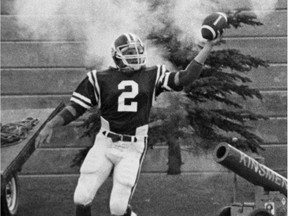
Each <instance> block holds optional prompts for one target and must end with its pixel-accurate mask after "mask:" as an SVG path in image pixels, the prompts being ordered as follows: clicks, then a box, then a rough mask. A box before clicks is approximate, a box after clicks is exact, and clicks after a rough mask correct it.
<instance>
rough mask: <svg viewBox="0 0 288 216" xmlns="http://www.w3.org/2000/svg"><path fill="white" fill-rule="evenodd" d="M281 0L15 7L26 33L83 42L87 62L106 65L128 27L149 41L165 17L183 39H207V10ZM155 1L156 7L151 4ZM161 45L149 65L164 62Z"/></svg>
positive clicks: (136, 0)
mask: <svg viewBox="0 0 288 216" xmlns="http://www.w3.org/2000/svg"><path fill="white" fill-rule="evenodd" d="M155 3H158V4H155ZM276 3H277V0H263V1H258V0H243V1H238V0H177V1H174V0H105V1H103V0H85V1H83V0H48V1H47V0H15V5H14V6H15V7H14V9H15V13H16V15H17V19H18V24H19V26H20V27H21V29H23V32H22V33H23V34H27V35H29V36H31V37H33V39H37V40H59V41H64V40H78V41H79V40H80V41H83V42H84V43H85V44H86V48H87V50H86V53H85V56H84V59H85V60H86V64H88V65H89V62H93V59H95V58H97V59H99V58H101V59H102V60H103V64H104V65H107V64H112V59H111V56H110V49H111V44H112V42H113V41H114V39H115V38H116V37H117V36H119V35H120V34H122V33H124V32H134V33H136V34H138V35H139V36H140V37H141V38H142V39H143V40H144V41H145V38H146V36H147V35H148V34H149V33H150V32H151V31H152V30H154V31H155V30H159V29H162V28H164V25H163V22H162V20H166V19H169V20H173V21H174V22H173V24H174V25H175V26H177V27H178V28H179V29H180V30H181V31H182V34H181V35H180V38H179V39H180V40H181V41H183V44H185V43H187V42H192V43H197V42H198V41H199V40H202V37H201V35H200V26H201V23H202V21H203V19H204V18H205V17H206V16H207V15H208V14H210V13H212V12H214V11H220V10H221V11H225V10H226V11H227V10H229V9H235V8H239V7H242V8H243V7H244V8H247V9H249V8H250V9H251V10H253V11H255V13H256V14H257V15H259V16H261V17H263V16H266V15H267V14H268V13H269V12H271V10H274V8H275V5H276ZM152 4H155V5H157V7H155V8H151V7H150V6H151V5H152ZM148 48H149V47H148ZM157 50H159V49H158V48H157V47H150V49H149V50H148V55H149V54H150V55H152V57H150V58H149V59H148V60H149V63H150V64H161V63H163V61H164V60H163V59H161V56H162V54H160V55H159V58H156V57H155V56H156V55H157ZM164 51H165V50H164ZM161 53H163V50H161ZM155 59H157V61H162V62H156V61H155Z"/></svg>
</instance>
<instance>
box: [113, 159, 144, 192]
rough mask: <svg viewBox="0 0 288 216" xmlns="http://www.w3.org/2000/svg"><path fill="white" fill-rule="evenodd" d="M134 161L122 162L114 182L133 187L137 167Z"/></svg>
mask: <svg viewBox="0 0 288 216" xmlns="http://www.w3.org/2000/svg"><path fill="white" fill-rule="evenodd" d="M137 162H138V161H137V160H136V161H128V160H127V161H123V162H122V164H121V166H122V169H121V172H119V173H117V174H116V175H115V178H116V179H115V180H116V181H117V182H119V183H120V184H122V185H124V186H127V187H130V188H131V187H133V186H134V185H135V181H136V178H137V173H138V169H139V166H138V164H137Z"/></svg>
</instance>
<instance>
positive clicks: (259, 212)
mask: <svg viewBox="0 0 288 216" xmlns="http://www.w3.org/2000/svg"><path fill="white" fill-rule="evenodd" d="M249 216H272V215H271V214H270V213H269V212H268V211H267V210H266V209H264V208H259V209H255V210H253V211H252V212H251V213H250V214H249Z"/></svg>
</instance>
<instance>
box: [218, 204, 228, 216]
mask: <svg viewBox="0 0 288 216" xmlns="http://www.w3.org/2000/svg"><path fill="white" fill-rule="evenodd" d="M218 216H231V206H225V207H223V208H222V209H220V211H219V214H218Z"/></svg>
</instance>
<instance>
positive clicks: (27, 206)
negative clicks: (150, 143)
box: [19, 173, 254, 216]
mask: <svg viewBox="0 0 288 216" xmlns="http://www.w3.org/2000/svg"><path fill="white" fill-rule="evenodd" d="M231 176H232V175H231V174H227V173H221V174H220V173H218V174H215V173H214V174H213V173H212V174H207V173H206V174H205V175H203V174H200V173H199V174H197V173H196V174H195V173H194V174H188V173H187V174H185V173H184V174H181V175H177V176H167V175H166V174H163V175H159V174H157V175H156V174H145V173H144V174H142V176H141V178H140V180H139V183H138V186H137V189H136V192H135V194H134V197H133V201H132V206H133V209H134V210H135V211H136V212H137V213H138V216H144V215H145V216H172V215H173V216H175V215H177V216H186V215H187V216H188V215H189V216H215V215H217V212H218V210H219V209H220V208H222V207H223V206H225V205H228V204H229V203H231V201H232V197H233V190H232V186H233V184H232V177H231ZM77 178H78V176H77V175H63V176H52V175H50V176H24V175H22V176H21V174H20V175H19V183H20V205H19V215H21V216H68V215H69V216H71V215H75V213H74V210H75V207H74V204H73V192H74V189H75V186H76V183H77ZM110 188H111V179H108V180H107V182H106V183H105V184H104V185H103V187H102V188H101V189H100V191H99V192H98V194H97V196H96V198H95V200H94V202H93V208H92V211H93V212H92V215H93V216H109V215H110V214H109V209H108V203H109V191H110ZM239 188H242V189H241V191H240V190H239V196H238V197H239V201H243V200H244V201H253V190H254V188H253V187H252V186H251V185H250V184H247V183H246V182H245V181H243V180H241V181H240V187H239Z"/></svg>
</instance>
